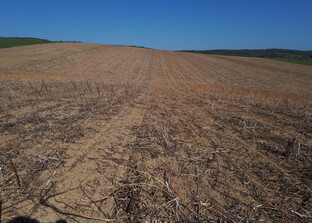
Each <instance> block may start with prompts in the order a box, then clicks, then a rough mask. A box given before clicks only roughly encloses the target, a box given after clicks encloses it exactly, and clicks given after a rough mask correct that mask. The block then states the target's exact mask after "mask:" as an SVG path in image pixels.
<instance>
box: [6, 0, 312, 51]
mask: <svg viewBox="0 0 312 223" xmlns="http://www.w3.org/2000/svg"><path fill="white" fill-rule="evenodd" d="M0 36H6V37H9V36H11V37H12V36H18V37H38V38H46V39H50V40H79V41H83V42H91V43H104V44H117V45H139V46H146V47H151V48H156V49H167V50H181V49H197V50H198V49H201V50H204V49H247V48H248V49H259V48H284V49H301V50H312V0H0Z"/></svg>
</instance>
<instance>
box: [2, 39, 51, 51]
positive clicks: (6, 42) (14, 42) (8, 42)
mask: <svg viewBox="0 0 312 223" xmlns="http://www.w3.org/2000/svg"><path fill="white" fill-rule="evenodd" d="M41 43H55V42H54V41H50V40H46V39H37V38H19V37H0V49H1V48H10V47H16V46H27V45H33V44H41Z"/></svg>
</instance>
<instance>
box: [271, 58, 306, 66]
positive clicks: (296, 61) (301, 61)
mask: <svg viewBox="0 0 312 223" xmlns="http://www.w3.org/2000/svg"><path fill="white" fill-rule="evenodd" d="M273 60H278V61H284V62H289V63H296V64H302V65H308V66H312V59H310V60H309V59H308V60H293V59H282V58H274V59H273Z"/></svg>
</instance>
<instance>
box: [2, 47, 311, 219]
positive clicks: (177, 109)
mask: <svg viewBox="0 0 312 223" xmlns="http://www.w3.org/2000/svg"><path fill="white" fill-rule="evenodd" d="M311 102H312V67H309V66H303V65H296V64H290V63H284V62H278V61H271V60H265V59H258V58H240V57H225V56H211V55H200V54H188V53H177V52H168V51H158V50H148V49H140V48H132V47H123V46H108V45H95V44H82V43H56V44H42V45H34V46H26V47H16V48H11V49H2V50H0V152H1V153H0V199H1V200H2V202H3V205H2V206H3V207H2V209H3V210H2V219H3V220H4V222H7V221H9V220H10V219H12V218H13V217H16V216H21V215H23V216H29V217H31V218H35V219H38V220H39V221H40V222H55V221H56V220H58V219H66V220H67V222H101V221H113V222H152V221H155V220H159V221H163V222H164V221H167V222H311V221H312V105H311Z"/></svg>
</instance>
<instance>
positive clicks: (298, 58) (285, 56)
mask: <svg viewBox="0 0 312 223" xmlns="http://www.w3.org/2000/svg"><path fill="white" fill-rule="evenodd" d="M182 52H187V53H200V54H212V55H223V56H240V57H259V58H266V59H273V60H279V61H284V62H289V63H296V64H303V65H309V66H312V51H301V50H284V49H263V50H183V51H182Z"/></svg>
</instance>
